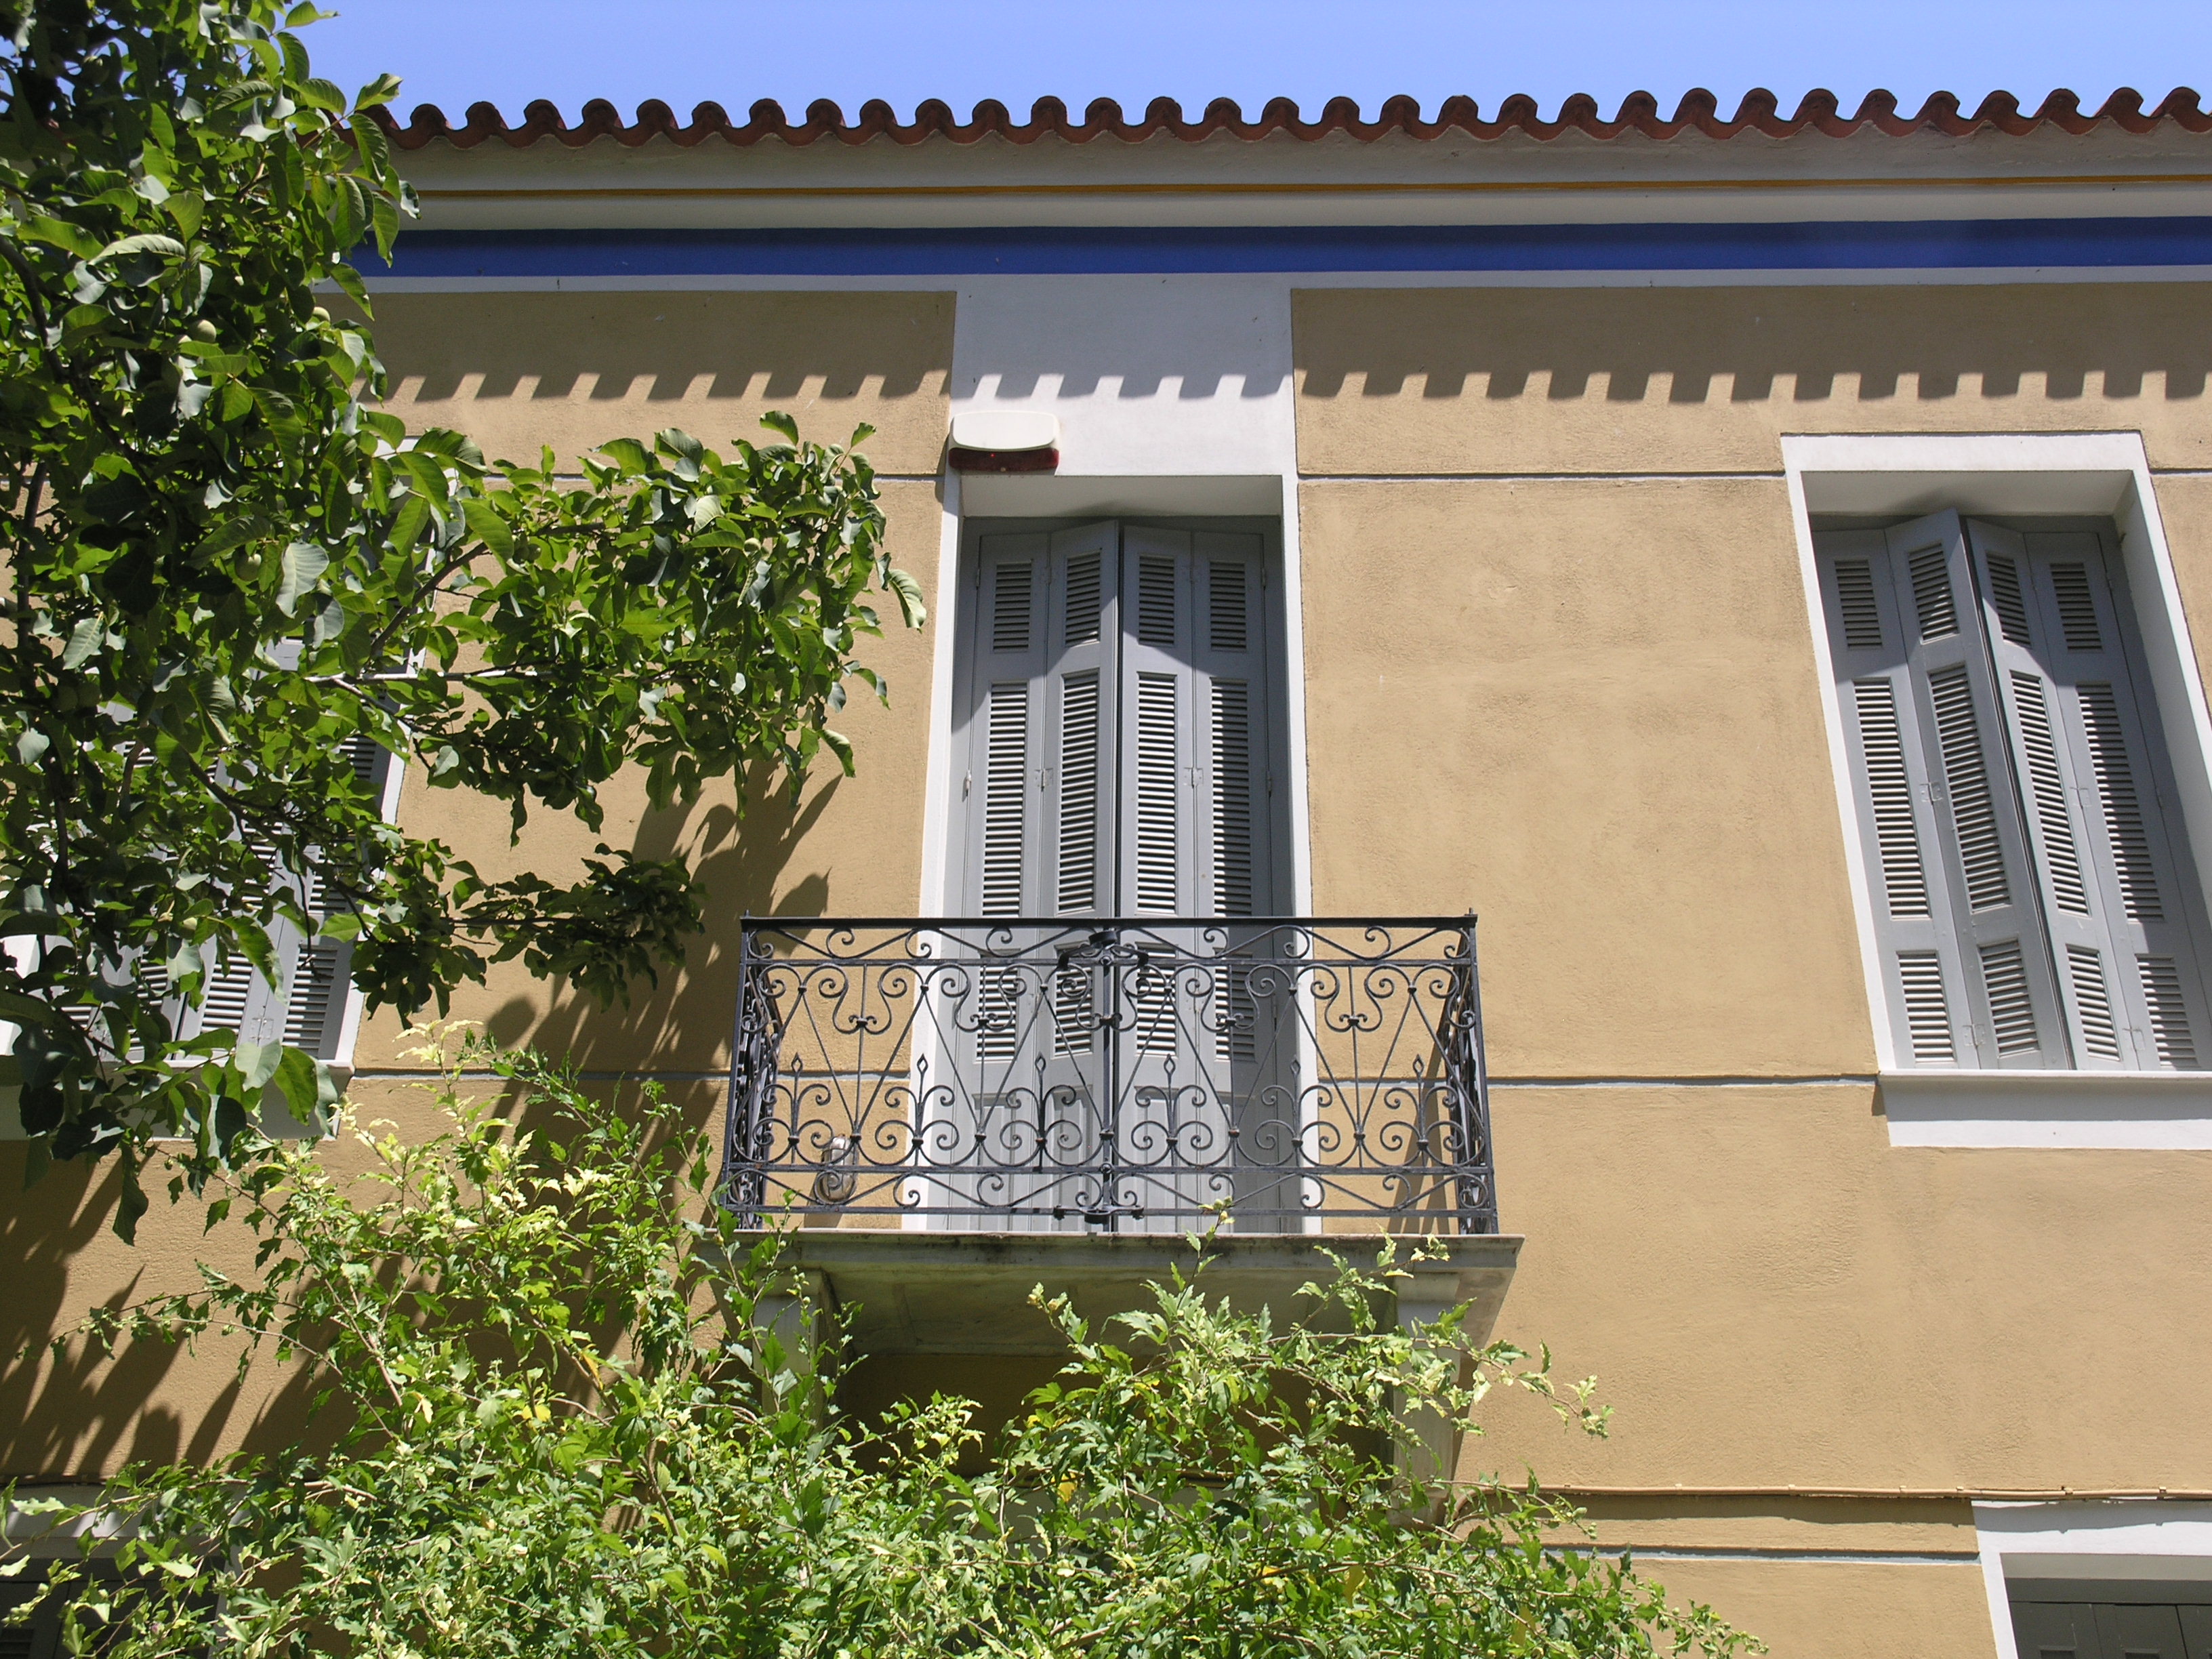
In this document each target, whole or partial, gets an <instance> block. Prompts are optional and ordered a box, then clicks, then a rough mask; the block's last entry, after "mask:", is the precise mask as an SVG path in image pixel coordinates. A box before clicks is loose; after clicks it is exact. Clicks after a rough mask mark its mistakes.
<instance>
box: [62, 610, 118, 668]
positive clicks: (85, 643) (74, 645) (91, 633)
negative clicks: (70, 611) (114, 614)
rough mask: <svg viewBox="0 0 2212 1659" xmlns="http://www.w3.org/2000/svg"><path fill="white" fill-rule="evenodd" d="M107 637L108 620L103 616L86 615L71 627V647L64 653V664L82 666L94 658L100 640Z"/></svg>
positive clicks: (71, 666)
mask: <svg viewBox="0 0 2212 1659" xmlns="http://www.w3.org/2000/svg"><path fill="white" fill-rule="evenodd" d="M106 637H107V622H106V618H105V617H84V618H83V619H82V620H81V621H80V622H79V623H77V625H76V627H75V628H72V629H70V641H69V648H68V649H67V650H66V651H64V652H63V653H62V666H63V667H64V668H82V667H83V666H84V665H85V664H86V663H88V662H89V661H91V660H92V654H93V653H94V652H95V651H97V650H99V649H100V641H102V640H104V639H105V638H106Z"/></svg>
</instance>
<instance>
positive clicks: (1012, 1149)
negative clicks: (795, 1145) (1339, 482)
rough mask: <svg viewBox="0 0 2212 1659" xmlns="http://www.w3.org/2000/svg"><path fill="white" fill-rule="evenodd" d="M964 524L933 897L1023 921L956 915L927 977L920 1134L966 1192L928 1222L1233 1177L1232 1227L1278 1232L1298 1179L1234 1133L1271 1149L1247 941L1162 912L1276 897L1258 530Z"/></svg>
mask: <svg viewBox="0 0 2212 1659" xmlns="http://www.w3.org/2000/svg"><path fill="white" fill-rule="evenodd" d="M971 534H972V538H973V539H972V540H971V542H970V547H969V551H970V563H969V568H968V569H967V571H966V573H965V575H966V578H967V580H968V581H969V584H970V586H969V588H968V593H969V596H970V600H971V602H970V605H969V607H968V609H969V617H968V619H967V621H966V623H965V624H964V627H963V632H962V635H961V638H960V641H959V647H960V653H961V672H960V678H959V681H958V688H957V693H956V696H957V701H956V703H955V707H956V708H957V709H959V710H960V711H962V713H963V716H964V726H958V727H956V731H955V734H954V736H955V750H954V752H955V753H956V755H957V756H959V757H961V758H960V764H961V768H962V770H961V772H960V773H959V774H958V777H959V784H958V790H959V796H958V802H957V818H956V823H957V824H958V825H959V826H960V828H959V829H958V832H957V834H956V836H954V838H953V847H954V849H955V850H954V857H955V858H956V859H957V860H959V861H958V862H957V864H956V865H955V866H954V868H955V869H956V871H957V872H958V874H957V881H958V888H957V892H958V895H959V897H958V900H957V908H959V909H960V911H961V913H962V914H963V915H968V916H970V917H982V918H987V919H992V920H994V921H996V920H998V919H1002V918H1003V919H1005V920H1006V921H1014V920H1016V919H1020V920H1024V921H1031V922H1034V923H1036V924H1038V925H1037V926H1036V927H993V928H991V929H989V930H987V932H986V933H984V934H983V935H982V936H981V937H980V938H973V937H971V938H970V939H969V940H968V942H967V943H966V944H965V945H963V946H962V947H960V948H964V949H972V950H974V951H975V952H976V961H977V963H978V965H977V967H976V969H975V972H974V974H973V975H972V976H970V975H953V976H950V977H947V978H941V979H940V980H939V981H937V987H938V989H939V992H940V993H942V997H941V999H940V1000H941V1004H942V1006H936V1005H933V1008H932V1011H931V1019H930V1026H929V1029H930V1030H931V1031H932V1032H933V1034H935V1035H936V1036H937V1037H938V1039H939V1041H940V1042H942V1044H943V1049H944V1060H945V1064H944V1065H943V1066H941V1067H940V1068H939V1069H937V1070H934V1071H933V1073H931V1075H932V1076H933V1077H934V1078H935V1079H939V1081H937V1082H934V1083H933V1084H930V1085H926V1086H924V1087H922V1088H921V1091H920V1093H921V1097H922V1098H923V1100H924V1103H925V1109H927V1111H928V1112H929V1113H930V1114H931V1116H932V1119H933V1121H932V1123H931V1124H930V1126H929V1127H928V1129H927V1132H926V1133H925V1135H924V1136H923V1137H921V1139H923V1140H924V1141H925V1142H926V1143H927V1145H928V1146H930V1147H931V1148H933V1149H945V1151H946V1152H947V1153H948V1155H951V1154H952V1153H953V1152H954V1151H955V1150H956V1149H957V1156H958V1158H960V1159H961V1160H963V1162H962V1168H961V1172H960V1173H957V1174H950V1175H947V1176H945V1187H946V1188H947V1189H948V1190H951V1191H952V1192H955V1193H959V1192H963V1191H965V1192H969V1193H972V1194H975V1196H976V1198H977V1200H979V1201H978V1207H977V1210H976V1212H975V1215H974V1216H973V1217H966V1218H960V1217H956V1218H955V1223H956V1225H976V1224H978V1223H983V1222H987V1224H988V1225H1012V1226H1015V1227H1018V1228H1037V1229H1044V1230H1049V1229H1054V1228H1068V1229H1074V1228H1079V1227H1084V1226H1090V1225H1115V1226H1117V1227H1124V1228H1136V1229H1139V1230H1142V1231H1161V1232H1175V1231H1182V1230H1183V1229H1184V1228H1187V1227H1189V1226H1192V1225H1196V1224H1197V1223H1198V1222H1199V1221H1200V1218H1202V1216H1203V1214H1204V1212H1205V1208H1206V1206H1208V1205H1210V1204H1213V1203H1217V1202H1220V1201H1223V1200H1234V1201H1236V1202H1237V1203H1238V1204H1239V1205H1240V1206H1241V1207H1240V1209H1239V1212H1238V1213H1239V1216H1240V1224H1239V1225H1262V1226H1263V1227H1265V1228H1267V1230H1278V1229H1279V1228H1280V1227H1281V1226H1283V1225H1285V1221H1284V1217H1285V1213H1286V1212H1288V1213H1295V1210H1294V1207H1293V1206H1295V1204H1296V1202H1297V1198H1298V1194H1299V1190H1300V1189H1299V1188H1297V1185H1296V1183H1295V1182H1285V1180H1284V1178H1283V1175H1282V1172H1281V1170H1279V1169H1276V1170H1257V1169H1255V1167H1254V1166H1253V1165H1252V1160H1251V1158H1249V1156H1248V1154H1249V1152H1251V1151H1252V1150H1253V1149H1254V1148H1255V1146H1256V1147H1258V1148H1260V1149H1261V1150H1263V1151H1264V1150H1266V1149H1267V1148H1273V1149H1275V1150H1277V1151H1279V1150H1280V1148H1281V1147H1282V1146H1288V1145H1291V1144H1294V1136H1293V1135H1291V1134H1290V1133H1286V1132H1284V1131H1283V1130H1282V1128H1281V1126H1280V1125H1279V1123H1275V1122H1273V1121H1272V1120H1267V1119H1266V1117H1265V1110H1266V1109H1262V1108H1261V1107H1255V1105H1254V1103H1255V1101H1261V1100H1262V1098H1263V1097H1264V1098H1265V1099H1266V1100H1267V1101H1273V1100H1274V1099H1275V1098H1276V1095H1274V1094H1269V1093H1268V1092H1267V1091H1268V1086H1269V1083H1270V1080H1271V1079H1279V1076H1280V1074H1281V1071H1282V1068H1283V1066H1284V1065H1285V1060H1286V1057H1285V1051H1284V1048H1283V1038H1284V1036H1285V1032H1286V1030H1291V1029H1292V1028H1290V1027H1288V1026H1286V1024H1285V1022H1284V1021H1283V1019H1282V1018H1281V1017H1280V1016H1281V1006H1282V1004H1283V1001H1284V984H1285V981H1284V979H1283V976H1282V975H1270V974H1269V973H1268V972H1267V969H1266V968H1265V966H1264V961H1265V958H1266V956H1267V951H1270V950H1272V949H1273V948H1275V947H1274V945H1273V943H1269V942H1267V940H1266V939H1265V938H1264V930H1262V929H1256V928H1255V929H1254V930H1251V932H1250V933H1245V932H1243V930H1238V929H1235V928H1227V929H1223V928H1215V927H1206V928H1186V927H1175V926H1169V925H1165V924H1166V923H1168V922H1170V921H1172V920H1173V919H1177V918H1194V917H1206V918H1212V917H1219V918H1224V919H1228V920H1233V919H1235V918H1239V917H1266V916H1270V915H1275V914H1277V912H1278V909H1279V905H1280V903H1281V899H1280V890H1279V875H1278V872H1279V871H1281V870H1282V869H1283V867H1284V864H1285V860H1284V859H1283V858H1282V857H1281V856H1280V852H1279V849H1280V847H1281V845H1282V836H1280V834H1279V830H1278V829H1277V817H1276V813H1275V811H1274V810H1273V803H1274V799H1275V791H1274V775H1275V773H1276V763H1275V759H1274V757H1275V754H1276V745H1277V744H1279V742H1280V740H1281V739H1280V732H1281V730H1282V722H1281V719H1280V717H1279V713H1278V708H1279V704H1278V702H1277V688H1278V687H1279V684H1280V674H1279V670H1278V669H1277V667H1276V664H1278V663H1279V661H1280V656H1279V647H1277V646H1276V644H1275V640H1276V638H1277V632H1276V629H1275V626H1274V623H1273V617H1271V615H1270V612H1269V607H1268V603H1267V600H1268V596H1269V594H1270V593H1271V592H1273V591H1274V588H1275V584H1274V583H1273V582H1272V581H1271V580H1270V576H1269V569H1268V552H1269V542H1270V538H1269V536H1268V534H1267V532H1264V531H1261V530H1257V529H1250V528H1246V527H1243V526H1241V525H1222V524H1219V523H1218V522H1217V523H1216V524H1214V525H1211V526H1204V525H1201V526H1196V527H1193V526H1163V525H1140V524H1133V523H1123V522H1119V521H1109V522H1106V523H1100V524H1088V525H1079V526H1060V527H1050V526H1048V527H1039V528H1030V527H1027V526H1013V525H1006V524H1004V523H1000V524H996V525H993V524H984V525H981V526H975V527H974V528H973V529H972V531H971ZM1085 917H1119V918H1122V919H1124V920H1125V921H1132V922H1133V923H1134V924H1135V929H1134V936H1133V933H1132V931H1131V930H1127V929H1125V930H1124V932H1123V933H1122V934H1121V937H1120V940H1119V943H1120V945H1121V946H1122V947H1123V948H1124V949H1125V950H1127V951H1131V952H1133V956H1121V957H1111V958H1110V959H1109V956H1108V955H1106V954H1102V952H1101V951H1099V950H1098V949H1097V948H1094V947H1097V946H1098V945H1099V944H1100V941H1099V940H1098V939H1097V938H1096V937H1095V936H1094V933H1093V930H1091V929H1089V928H1085V927H1081V926H1076V927H1068V926H1066V923H1068V922H1071V921H1078V919H1080V918H1085ZM1150 918H1159V919H1160V921H1159V922H1158V923H1153V922H1152V921H1149V920H1148V919H1150ZM1194 959H1196V960H1199V961H1200V962H1201V963H1202V964H1203V965H1199V966H1192V965H1190V964H1191V963H1192V962H1193V960H1194ZM1176 963H1180V964H1182V965H1174V964H1176ZM1248 963H1249V966H1248V965H1247V964H1248ZM1278 1093H1279V1091H1278ZM1272 1109H1273V1110H1276V1111H1279V1107H1275V1108H1272ZM1247 1119H1249V1120H1250V1121H1249V1122H1247V1121H1246V1120H1247ZM1240 1125H1241V1126H1243V1127H1242V1128H1240ZM1240 1136H1241V1137H1242V1138H1240ZM1263 1211H1264V1212H1265V1215H1266V1218H1262V1212H1263Z"/></svg>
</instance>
